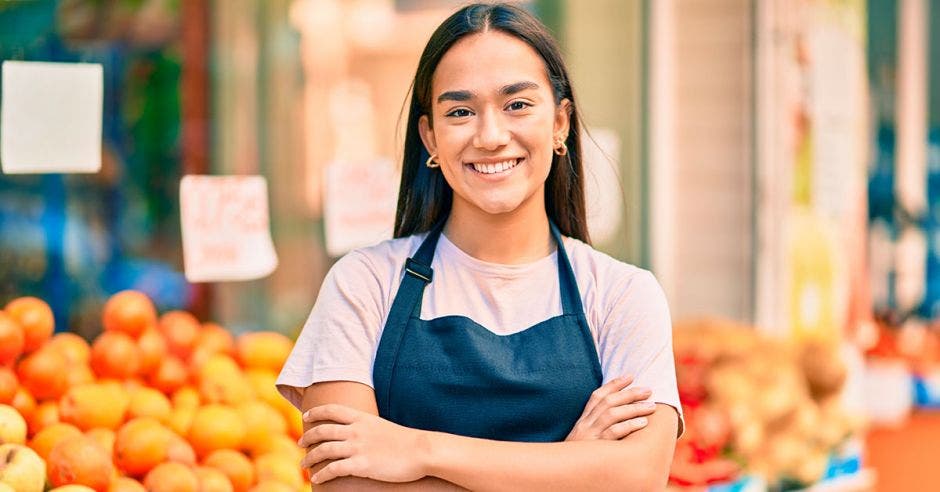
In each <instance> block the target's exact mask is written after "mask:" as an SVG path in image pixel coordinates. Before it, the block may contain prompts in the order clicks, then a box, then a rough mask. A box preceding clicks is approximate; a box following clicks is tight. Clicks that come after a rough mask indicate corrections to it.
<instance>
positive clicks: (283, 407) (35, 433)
mask: <svg viewBox="0 0 940 492" xmlns="http://www.w3.org/2000/svg"><path fill="white" fill-rule="evenodd" d="M101 322H102V327H103V330H102V332H101V333H100V334H99V335H98V336H97V337H96V338H95V339H93V340H91V341H86V340H85V339H84V338H82V337H80V336H78V335H76V334H74V333H66V332H63V333H57V334H54V333H53V332H54V326H55V324H54V320H53V316H52V311H51V310H50V309H49V306H48V305H47V304H46V303H45V302H43V301H42V300H41V299H37V298H35V297H22V298H19V299H15V300H13V301H12V302H10V303H9V304H7V305H6V307H5V308H4V309H0V406H2V408H0V410H4V411H3V412H0V419H3V418H8V417H6V416H8V415H16V417H15V418H16V420H17V422H18V424H17V425H20V426H22V427H20V428H21V429H25V434H26V439H24V440H23V442H22V443H21V444H19V445H22V446H28V447H29V448H31V449H32V450H33V451H34V452H35V453H36V454H37V455H38V456H39V458H40V459H41V460H42V461H43V462H44V463H45V465H46V468H45V471H44V472H42V473H45V474H46V476H45V477H42V479H43V481H44V482H45V486H46V488H47V489H48V488H53V487H61V486H64V485H72V486H74V487H75V488H76V490H79V489H80V490H88V489H91V490H95V491H100V492H106V491H113V492H122V491H124V492H132V491H133V492H138V491H144V490H149V491H161V490H173V491H186V490H192V491H201V490H218V491H234V492H248V491H261V490H293V491H301V490H303V491H306V490H308V489H309V485H307V480H306V479H307V478H309V474H308V473H307V472H306V471H304V470H301V468H300V460H301V459H302V458H303V453H304V451H303V450H302V449H300V448H299V447H298V446H297V444H296V441H297V439H298V438H299V437H300V434H301V432H302V429H303V426H302V423H301V419H300V412H299V411H298V410H297V409H296V408H294V407H293V406H292V405H291V404H290V403H288V402H287V400H285V399H283V398H281V397H280V395H279V394H278V393H277V390H276V389H275V387H274V381H275V378H276V374H277V372H278V371H279V370H280V368H281V366H282V365H283V364H284V361H285V360H286V358H287V355H288V353H289V352H290V350H291V347H292V341H291V340H290V339H289V338H287V337H286V336H284V335H282V334H280V333H275V332H255V333H248V334H243V335H241V336H238V337H233V336H232V334H231V333H229V332H228V331H227V330H226V329H225V328H223V327H221V326H219V325H217V324H215V323H201V322H200V321H199V320H198V319H197V318H196V317H195V316H193V315H192V314H191V313H188V312H185V311H170V312H167V313H164V314H163V315H158V313H157V310H156V309H155V307H154V305H153V302H152V301H151V300H150V299H149V298H148V297H147V296H146V295H144V294H143V293H141V292H137V291H124V292H119V293H117V294H115V295H114V296H112V297H111V298H110V299H108V301H107V303H106V304H105V306H104V309H103V312H102V319H101ZM3 423H4V422H0V424H3ZM79 486H81V487H79Z"/></svg>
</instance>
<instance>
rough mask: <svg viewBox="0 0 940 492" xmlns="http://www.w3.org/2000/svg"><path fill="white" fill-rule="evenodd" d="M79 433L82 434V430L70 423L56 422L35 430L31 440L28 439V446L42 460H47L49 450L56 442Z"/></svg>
mask: <svg viewBox="0 0 940 492" xmlns="http://www.w3.org/2000/svg"><path fill="white" fill-rule="evenodd" d="M80 435H82V431H81V430H79V428H78V427H75V426H74V425H72V424H64V423H62V422H58V423H55V424H52V425H50V426H48V427H46V428H44V429H42V430H41V431H39V432H37V433H36V435H35V436H33V438H32V440H30V441H29V447H31V448H33V451H35V452H36V454H38V455H39V457H40V458H42V459H43V461H49V452H51V451H52V448H54V447H55V445H56V444H59V443H60V442H61V441H62V440H63V439H67V438H69V437H75V436H80Z"/></svg>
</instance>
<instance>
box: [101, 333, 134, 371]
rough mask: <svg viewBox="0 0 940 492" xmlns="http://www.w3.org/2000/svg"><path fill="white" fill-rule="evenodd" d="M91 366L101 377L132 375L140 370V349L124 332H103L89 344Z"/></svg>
mask: <svg viewBox="0 0 940 492" xmlns="http://www.w3.org/2000/svg"><path fill="white" fill-rule="evenodd" d="M91 368H92V369H94V370H95V374H97V375H98V377H101V378H116V379H127V378H131V377H134V376H136V375H137V373H138V372H139V370H140V349H139V348H138V347H137V343H136V342H135V340H134V339H133V338H131V336H130V335H128V334H126V333H122V332H119V331H106V332H103V333H101V334H100V335H98V338H96V339H95V342H94V343H93V344H92V345H91Z"/></svg>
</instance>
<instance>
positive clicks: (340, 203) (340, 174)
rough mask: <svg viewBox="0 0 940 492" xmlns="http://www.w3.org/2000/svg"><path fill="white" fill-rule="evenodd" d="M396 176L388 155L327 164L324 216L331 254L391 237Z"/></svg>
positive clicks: (396, 192)
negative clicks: (387, 157)
mask: <svg viewBox="0 0 940 492" xmlns="http://www.w3.org/2000/svg"><path fill="white" fill-rule="evenodd" d="M399 179H400V178H399V177H398V172H397V170H396V169H395V164H394V163H393V162H392V161H391V160H390V159H383V158H378V159H374V160H369V161H334V162H331V163H330V164H329V165H327V167H326V194H325V197H324V198H325V205H324V219H325V222H326V224H325V225H326V251H327V253H328V254H329V255H330V256H342V255H344V254H346V253H347V252H349V251H351V250H353V249H355V248H359V247H362V246H368V245H372V244H375V243H377V242H379V241H381V240H383V239H389V238H391V237H392V228H393V226H394V224H395V206H396V201H397V200H398V182H399Z"/></svg>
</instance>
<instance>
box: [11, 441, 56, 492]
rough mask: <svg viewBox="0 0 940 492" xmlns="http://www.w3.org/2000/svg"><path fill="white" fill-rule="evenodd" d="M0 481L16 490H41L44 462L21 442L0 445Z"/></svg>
mask: <svg viewBox="0 0 940 492" xmlns="http://www.w3.org/2000/svg"><path fill="white" fill-rule="evenodd" d="M0 483H3V484H6V485H9V486H10V487H11V488H12V489H13V490H15V491H16V492H42V490H43V487H44V486H45V484H46V462H45V461H43V459H42V458H40V457H39V455H38V454H36V452H35V451H33V450H32V449H29V448H28V447H26V446H24V445H22V444H3V445H0Z"/></svg>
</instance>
